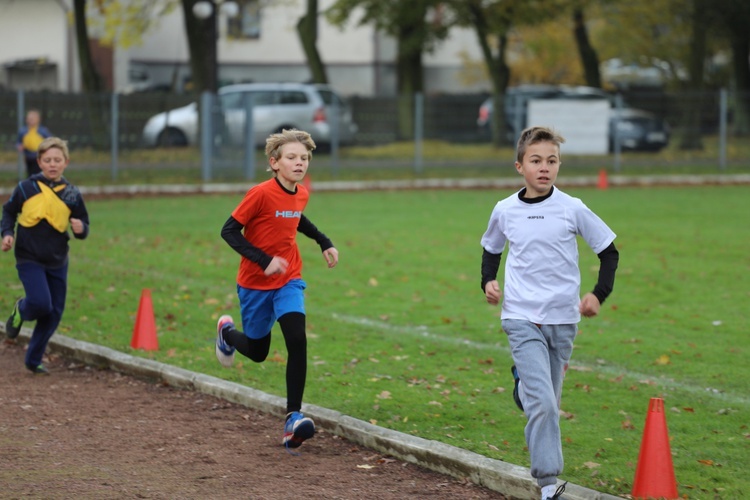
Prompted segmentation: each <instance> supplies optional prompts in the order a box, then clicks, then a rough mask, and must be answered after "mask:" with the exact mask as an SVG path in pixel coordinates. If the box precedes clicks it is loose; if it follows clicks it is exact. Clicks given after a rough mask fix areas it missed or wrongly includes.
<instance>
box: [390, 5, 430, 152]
mask: <svg viewBox="0 0 750 500" xmlns="http://www.w3.org/2000/svg"><path fill="white" fill-rule="evenodd" d="M407 9H408V11H407V12H406V13H405V15H406V16H408V20H410V21H411V22H404V23H403V24H401V25H400V26H399V29H398V36H397V37H396V38H397V40H398V47H397V50H396V87H397V92H398V96H399V106H398V131H399V137H400V138H401V139H404V140H410V139H413V138H414V96H415V94H416V93H418V92H419V93H421V92H423V90H424V81H423V74H424V73H423V71H424V70H423V68H422V49H423V46H424V30H425V27H424V18H425V15H426V7H425V6H424V3H423V2H420V3H419V8H414V7H411V8H409V7H407Z"/></svg>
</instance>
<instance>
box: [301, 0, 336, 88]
mask: <svg viewBox="0 0 750 500" xmlns="http://www.w3.org/2000/svg"><path fill="white" fill-rule="evenodd" d="M297 33H298V34H299V39H300V42H301V43H302V50H304V51H305V56H307V65H308V67H309V68H310V74H311V75H312V81H313V82H315V83H328V75H326V67H325V65H324V64H323V60H322V59H321V58H320V53H319V52H318V45H317V42H318V0H307V12H306V13H305V15H304V16H302V17H301V18H300V20H299V22H298V23H297Z"/></svg>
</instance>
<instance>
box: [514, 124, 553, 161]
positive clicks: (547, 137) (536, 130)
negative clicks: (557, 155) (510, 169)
mask: <svg viewBox="0 0 750 500" xmlns="http://www.w3.org/2000/svg"><path fill="white" fill-rule="evenodd" d="M540 142H551V143H552V144H554V145H555V146H557V149H558V151H559V150H560V144H562V143H564V142H565V138H564V137H563V136H561V135H560V134H558V133H557V132H555V131H554V130H552V129H551V128H547V127H529V128H527V129H526V130H524V131H523V132H521V137H519V138H518V144H517V145H516V160H517V161H518V163H523V157H524V155H525V154H526V149H527V148H528V147H529V146H531V145H532V144H537V143H540Z"/></svg>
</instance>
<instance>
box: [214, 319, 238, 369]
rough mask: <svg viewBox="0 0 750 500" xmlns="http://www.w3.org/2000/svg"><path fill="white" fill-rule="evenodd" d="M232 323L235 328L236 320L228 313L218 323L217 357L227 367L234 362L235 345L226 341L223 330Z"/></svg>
mask: <svg viewBox="0 0 750 500" xmlns="http://www.w3.org/2000/svg"><path fill="white" fill-rule="evenodd" d="M229 325H231V326H232V328H234V320H233V319H232V317H231V316H230V315H228V314H225V315H223V316H222V317H221V318H219V322H218V323H217V324H216V359H218V360H219V363H221V364H222V366H225V367H226V368H230V367H231V366H232V363H234V351H235V348H234V346H231V345H229V344H227V343H226V342H224V335H222V331H223V330H224V328H226V327H227V326H229Z"/></svg>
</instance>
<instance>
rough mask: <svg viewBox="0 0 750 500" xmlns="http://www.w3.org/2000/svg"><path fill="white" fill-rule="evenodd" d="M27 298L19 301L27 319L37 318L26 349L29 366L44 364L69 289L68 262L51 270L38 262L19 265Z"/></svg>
mask: <svg viewBox="0 0 750 500" xmlns="http://www.w3.org/2000/svg"><path fill="white" fill-rule="evenodd" d="M16 269H18V277H19V278H20V280H21V283H23V289H24V290H25V292H26V297H24V298H23V300H21V303H20V304H19V307H18V309H19V311H20V312H21V318H23V320H24V321H36V326H34V332H33V333H32V334H31V339H30V340H29V347H28V349H27V350H26V366H28V367H29V368H35V367H36V366H37V365H39V364H41V362H42V356H43V355H44V351H45V349H47V343H48V342H49V339H50V338H51V337H52V334H53V333H55V330H56V329H57V325H59V324H60V319H61V318H62V314H63V310H64V309H65V294H66V292H67V288H68V264H67V263H66V264H65V265H64V266H63V267H59V268H57V269H47V268H45V267H44V266H41V265H39V264H36V263H34V262H24V263H23V264H16Z"/></svg>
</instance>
